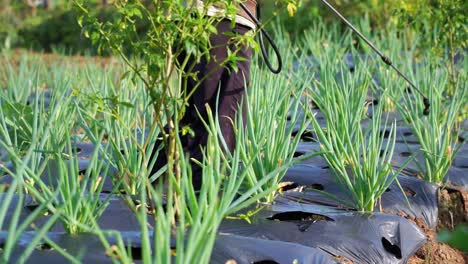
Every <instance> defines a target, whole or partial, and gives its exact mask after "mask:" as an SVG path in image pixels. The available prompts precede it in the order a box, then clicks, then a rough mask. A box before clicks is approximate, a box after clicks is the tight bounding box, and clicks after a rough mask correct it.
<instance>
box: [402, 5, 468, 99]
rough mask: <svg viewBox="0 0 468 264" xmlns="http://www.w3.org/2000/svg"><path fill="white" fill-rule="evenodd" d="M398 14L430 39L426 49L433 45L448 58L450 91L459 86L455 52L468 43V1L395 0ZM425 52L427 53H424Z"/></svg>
mask: <svg viewBox="0 0 468 264" xmlns="http://www.w3.org/2000/svg"><path fill="white" fill-rule="evenodd" d="M394 5H395V6H394V8H395V10H396V14H397V15H396V16H397V17H398V18H399V20H398V23H399V25H400V26H401V27H408V26H409V27H411V28H412V29H413V30H414V31H415V32H416V34H418V35H419V36H421V37H422V38H423V39H425V40H426V41H423V42H421V43H420V44H422V45H423V48H424V49H430V50H431V51H432V52H433V53H434V54H435V55H436V56H437V57H439V58H440V57H442V58H444V59H445V58H447V59H446V60H445V61H446V67H447V69H449V71H450V75H449V76H450V80H449V83H448V86H447V90H448V92H449V94H453V93H454V90H455V89H456V86H457V84H456V81H457V69H456V68H455V66H454V64H455V56H456V54H457V52H464V51H465V50H466V48H467V47H468V25H467V24H466V21H467V16H466V10H467V9H468V2H467V1H463V0H417V1H407V0H398V1H394ZM423 56H425V55H423Z"/></svg>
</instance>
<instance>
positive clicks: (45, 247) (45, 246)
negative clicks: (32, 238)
mask: <svg viewBox="0 0 468 264" xmlns="http://www.w3.org/2000/svg"><path fill="white" fill-rule="evenodd" d="M36 248H37V249H38V250H40V251H51V250H53V248H52V246H51V245H50V244H48V243H42V244H39V245H37V247H36Z"/></svg>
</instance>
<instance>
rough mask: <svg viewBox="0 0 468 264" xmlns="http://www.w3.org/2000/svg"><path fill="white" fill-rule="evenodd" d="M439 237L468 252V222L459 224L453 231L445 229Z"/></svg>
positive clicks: (442, 240) (440, 239)
mask: <svg viewBox="0 0 468 264" xmlns="http://www.w3.org/2000/svg"><path fill="white" fill-rule="evenodd" d="M437 238H438V239H439V241H441V242H444V243H447V244H450V245H451V246H453V247H455V248H458V249H460V250H462V251H463V252H468V244H467V243H466V241H467V239H468V226H467V225H466V224H461V225H458V226H457V227H456V228H455V230H453V231H452V232H449V231H447V230H443V231H442V232H440V233H439V235H438V237H437Z"/></svg>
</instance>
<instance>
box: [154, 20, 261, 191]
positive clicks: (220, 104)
mask: <svg viewBox="0 0 468 264" xmlns="http://www.w3.org/2000/svg"><path fill="white" fill-rule="evenodd" d="M217 30H218V34H216V35H213V36H212V37H211V39H210V42H211V46H212V47H213V49H212V50H211V51H210V59H209V60H208V61H207V60H206V59H205V57H203V58H202V59H201V61H200V62H199V63H197V64H196V65H195V67H194V68H193V69H192V70H191V72H193V73H196V74H197V77H198V78H197V80H194V79H193V78H189V79H188V80H187V83H188V87H187V92H188V93H190V92H191V91H193V90H194V89H195V86H196V84H197V82H198V81H199V80H203V79H204V78H205V79H204V80H203V82H202V83H201V85H200V86H198V88H196V90H195V91H194V93H193V95H192V96H191V97H190V98H189V101H188V103H189V105H188V108H187V109H186V112H185V115H184V117H183V118H182V121H181V124H180V127H183V126H187V125H188V126H190V128H191V129H192V130H193V132H194V135H193V136H191V135H186V136H183V138H182V144H183V146H184V150H185V151H186V152H187V153H188V154H189V155H190V158H192V159H196V160H198V161H200V162H202V159H203V154H202V148H203V147H204V146H206V143H207V138H208V132H207V130H206V128H205V126H204V124H203V122H202V120H203V119H204V120H207V112H206V107H205V105H209V106H210V108H211V110H212V112H213V114H215V113H217V117H218V118H219V123H220V128H221V131H222V134H223V137H224V140H225V141H226V144H227V147H228V148H229V149H228V150H224V151H231V152H232V151H233V150H234V147H235V144H236V142H235V135H234V129H233V122H235V120H236V118H237V114H238V110H239V109H241V112H242V115H243V116H244V118H243V120H245V113H244V110H243V107H242V106H240V104H241V102H242V99H243V96H244V93H245V90H246V87H247V86H248V84H249V79H250V59H251V57H252V50H251V48H247V47H240V49H239V47H237V46H234V45H233V44H231V43H229V40H230V39H231V37H230V36H227V35H226V34H225V33H226V32H234V33H235V34H241V35H243V34H245V33H247V32H248V31H249V30H250V28H248V27H245V26H242V25H236V26H234V28H232V27H231V21H229V20H223V21H221V22H219V23H218V24H217ZM228 49H229V50H230V51H232V52H234V51H236V50H239V51H238V52H237V53H236V54H237V56H238V57H241V58H243V60H242V61H239V62H237V63H236V64H237V68H238V69H237V71H234V70H233V69H230V68H229V67H223V66H222V65H220V63H222V62H223V61H225V60H226V58H227V56H228ZM189 64H190V63H189ZM239 107H240V108H239ZM200 116H201V118H200ZM161 154H162V153H160V155H161ZM165 163H166V158H165V157H164V155H162V156H161V157H160V158H158V161H157V163H156V169H158V168H160V167H162V166H163V165H164V164H165ZM192 174H193V179H192V180H193V185H194V187H195V188H196V189H200V186H201V184H202V180H203V179H202V170H201V168H200V167H199V166H198V165H196V164H194V163H192Z"/></svg>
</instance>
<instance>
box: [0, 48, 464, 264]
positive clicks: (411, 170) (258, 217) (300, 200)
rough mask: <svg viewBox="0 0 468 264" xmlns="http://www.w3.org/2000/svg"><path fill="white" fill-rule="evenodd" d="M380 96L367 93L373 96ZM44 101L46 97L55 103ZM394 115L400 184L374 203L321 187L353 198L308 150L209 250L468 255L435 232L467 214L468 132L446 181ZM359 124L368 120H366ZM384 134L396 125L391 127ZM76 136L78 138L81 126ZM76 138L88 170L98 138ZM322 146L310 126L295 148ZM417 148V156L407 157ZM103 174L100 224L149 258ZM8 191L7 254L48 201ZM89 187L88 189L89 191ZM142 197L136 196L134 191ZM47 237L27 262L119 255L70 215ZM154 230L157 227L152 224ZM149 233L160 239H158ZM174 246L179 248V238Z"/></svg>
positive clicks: (401, 258) (326, 255) (1, 181)
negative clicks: (363, 205)
mask: <svg viewBox="0 0 468 264" xmlns="http://www.w3.org/2000/svg"><path fill="white" fill-rule="evenodd" d="M344 58H345V59H346V62H347V65H348V66H349V70H351V71H354V70H355V68H356V67H358V65H357V64H358V62H355V61H353V56H351V55H346V56H344ZM310 61H314V60H313V59H311V60H310ZM41 96H43V99H44V102H49V99H50V100H51V98H49V97H50V96H51V93H49V92H44V93H42V95H41ZM32 98H34V97H32ZM378 99H379V98H368V100H369V101H374V100H377V101H378ZM32 101H34V99H32ZM44 105H46V106H49V103H47V104H44ZM372 107H373V106H370V107H369V109H371V108H372ZM313 111H315V112H316V113H317V117H318V118H317V119H318V120H319V122H320V125H324V124H325V121H324V119H323V118H320V110H319V109H314V110H313ZM369 111H370V110H369ZM388 115H389V116H391V118H393V119H395V120H396V121H398V123H397V124H398V126H397V128H396V144H395V151H394V155H393V158H392V167H393V168H395V169H398V168H400V167H402V166H405V167H404V170H403V171H402V173H401V175H399V176H398V184H397V183H396V182H393V183H392V184H391V185H390V186H389V188H387V190H386V191H385V192H384V193H383V195H382V197H381V199H379V201H378V202H377V206H376V208H375V210H374V212H372V213H371V212H367V213H363V212H358V211H356V210H355V209H352V208H350V207H348V206H345V205H343V203H339V202H337V200H336V199H332V198H330V196H328V195H325V194H324V193H323V192H326V193H328V194H332V195H335V196H336V197H338V198H340V199H342V200H343V201H345V202H351V201H350V200H349V196H348V195H347V194H346V192H345V191H344V190H343V189H342V188H340V186H339V185H338V183H336V181H335V180H334V178H333V174H332V170H331V169H330V167H329V165H328V163H327V162H326V161H325V159H323V158H322V157H320V156H316V157H313V158H309V159H306V160H304V161H303V162H301V163H300V164H296V165H294V166H293V167H291V168H289V169H288V170H287V172H286V174H285V177H284V178H283V179H282V183H281V186H282V189H281V192H280V195H278V196H277V197H276V199H275V200H274V202H273V203H266V204H260V203H259V204H256V205H253V206H250V207H248V208H246V209H243V210H242V211H240V212H238V213H235V214H234V215H232V216H231V217H229V218H227V219H225V220H224V221H223V222H222V224H221V226H220V228H219V230H218V235H217V239H216V242H215V245H214V249H213V253H212V255H211V260H212V262H213V263H411V264H413V263H466V261H467V259H466V255H464V254H463V253H461V252H460V251H458V250H456V249H454V248H452V247H450V246H448V245H447V244H443V243H439V242H438V241H437V232H439V231H440V230H442V229H453V228H454V227H455V226H457V225H458V224H461V223H465V224H466V223H467V221H468V146H467V145H466V144H465V143H464V140H465V139H464V138H462V137H461V138H460V144H462V145H461V148H460V150H459V152H458V154H457V157H456V158H455V160H454V163H453V165H452V166H451V168H450V169H449V171H448V175H447V177H446V178H445V179H444V185H443V186H438V185H435V184H431V183H429V182H426V181H424V180H423V179H421V177H420V172H421V170H422V168H421V167H420V165H418V164H419V163H420V164H424V162H423V159H424V157H423V155H422V153H421V150H420V149H421V147H420V145H419V144H418V140H417V138H416V137H415V136H414V135H413V133H412V131H411V129H410V128H408V127H406V126H405V125H404V123H403V122H402V121H401V118H400V117H399V115H398V114H396V112H393V113H390V114H388ZM302 116H306V114H305V113H303V115H302ZM291 125H294V124H291ZM362 125H363V126H364V127H365V126H367V125H368V124H367V123H363V124H362ZM310 129H311V130H312V126H311V127H310ZM382 133H383V134H390V132H389V131H386V130H384V131H382ZM461 135H462V136H463V133H461ZM74 136H77V135H74ZM76 138H78V139H79V138H80V135H78V136H77V137H76ZM386 140H387V139H386ZM100 142H101V145H100V146H101V147H102V149H106V143H107V141H106V140H101V141H100ZM71 147H72V149H74V150H75V151H76V154H77V156H78V161H77V166H76V168H77V169H78V170H79V171H77V172H81V173H79V174H80V175H81V176H82V175H83V174H85V172H86V169H87V168H88V166H91V165H90V162H91V160H92V159H93V155H94V154H95V153H96V151H95V150H96V145H95V144H92V143H90V142H84V141H79V140H77V141H75V142H73V144H72V146H71ZM122 151H123V150H122ZM317 151H320V144H319V143H318V138H317V136H316V134H315V132H309V133H304V134H303V135H302V141H301V142H300V143H299V145H298V147H297V149H296V150H295V157H301V156H305V155H308V154H310V153H314V152H317ZM100 155H103V154H100ZM413 157H414V160H411V161H410V162H409V163H408V164H407V165H405V163H406V162H407V160H408V159H411V158H413ZM417 161H419V163H418V162H417ZM0 165H1V168H2V169H3V170H5V171H6V169H8V170H12V171H14V170H15V169H17V167H16V166H15V164H14V162H12V161H10V160H8V153H7V152H6V150H5V149H3V148H2V147H0ZM5 168H6V169H5ZM52 168H54V167H52ZM52 171H54V169H52ZM115 173H116V169H115V168H110V169H109V174H110V175H112V174H115ZM42 177H44V178H45V180H44V182H45V184H46V185H47V186H56V185H58V184H59V183H58V182H57V179H58V178H59V177H58V176H57V174H54V173H50V172H49V173H48V174H47V175H42ZM13 181H14V180H13V179H12V177H11V176H0V185H3V186H5V187H7V188H8V187H9V186H10V185H11V184H13ZM103 181H104V182H103V186H102V189H100V192H101V193H100V194H98V199H99V200H100V201H101V202H102V203H108V206H107V208H106V209H105V210H104V212H103V214H102V216H101V217H100V218H99V220H98V221H97V224H98V226H99V228H101V229H103V230H117V231H118V232H119V233H120V235H121V237H122V241H124V243H125V246H127V248H128V251H129V252H130V253H131V256H132V258H133V260H134V262H135V263H142V262H143V258H142V255H143V253H142V248H143V245H142V231H141V226H140V224H141V223H140V222H139V221H138V219H137V218H136V216H135V213H134V212H133V211H132V210H131V209H130V208H129V207H128V206H127V204H126V202H125V201H124V199H123V196H124V195H121V194H118V193H116V190H115V186H114V183H115V182H114V183H113V181H112V178H111V177H106V178H104V179H103ZM399 185H401V186H399ZM4 191H5V192H4V193H0V205H1V204H2V203H3V202H4V201H6V200H7V199H10V198H11V199H12V202H11V203H10V204H9V206H8V208H6V214H5V218H4V219H3V220H2V222H3V225H0V226H2V228H1V231H0V253H2V250H4V249H3V247H5V246H6V244H7V240H8V239H10V238H9V236H8V234H9V233H8V232H10V233H11V232H12V231H14V230H10V229H9V227H10V226H12V225H15V223H17V222H19V223H22V222H24V221H27V219H28V216H29V215H30V214H31V213H32V212H33V211H34V209H36V208H38V207H39V206H40V205H41V203H40V202H38V201H35V200H34V199H32V198H31V194H15V195H13V196H12V197H10V198H9V197H8V194H7V192H6V191H7V189H5V190H4ZM87 191H90V190H87ZM90 193H92V192H91V191H90ZM83 195H88V192H85V193H84V194H83ZM138 199H139V197H134V199H133V200H134V201H137V200H138ZM18 208H19V209H18ZM44 209H45V211H47V210H46V208H44ZM251 212H256V213H252V214H251ZM152 213H153V212H152V211H151V210H150V209H148V219H147V225H148V226H151V227H154V226H155V225H156V224H157V223H155V222H154V221H153V218H152V217H150V215H151V214H152ZM246 216H247V217H246ZM52 217H53V213H51V212H47V213H44V214H42V215H40V216H39V217H37V218H36V219H34V220H33V221H31V224H29V225H28V226H27V227H26V228H25V232H24V233H22V234H19V235H18V241H17V243H15V245H13V250H12V253H11V257H10V258H9V262H10V263H16V262H17V261H21V260H22V259H21V257H22V255H23V254H24V251H25V250H29V249H28V244H30V243H31V241H33V240H34V239H36V234H37V232H38V231H37V230H38V229H40V227H43V226H45V225H47V224H48V223H49V222H48V220H49V219H51V218H52ZM46 236H47V237H48V239H49V242H47V241H45V240H41V241H40V242H39V243H38V246H36V247H35V248H33V249H31V250H32V252H31V255H30V257H29V260H28V262H27V263H65V262H67V261H68V260H67V258H66V257H65V256H64V254H63V252H59V251H57V250H56V249H54V247H53V246H52V245H51V244H52V243H54V244H56V245H58V247H59V248H62V249H63V250H64V251H65V252H66V253H67V254H69V255H72V256H74V257H76V258H78V259H80V260H81V261H82V262H83V263H112V262H113V261H112V259H111V258H110V257H109V255H111V254H112V252H109V251H108V249H106V247H104V246H103V245H102V239H101V238H99V237H98V236H97V235H95V234H88V233H85V234H79V235H70V234H68V233H67V232H66V228H65V227H64V226H63V224H62V223H59V222H57V223H55V224H53V225H52V226H51V227H50V228H48V229H47V230H46ZM150 236H153V234H152V233H150ZM107 241H108V242H109V243H110V244H111V245H114V244H117V243H118V241H117V239H115V237H113V236H111V235H109V236H108V237H107ZM149 241H151V243H154V241H153V240H152V239H150V240H149ZM189 243H190V242H189ZM171 246H173V247H174V248H175V242H174V243H173V245H171ZM173 254H174V255H176V254H177V252H174V253H173Z"/></svg>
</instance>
